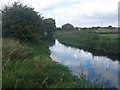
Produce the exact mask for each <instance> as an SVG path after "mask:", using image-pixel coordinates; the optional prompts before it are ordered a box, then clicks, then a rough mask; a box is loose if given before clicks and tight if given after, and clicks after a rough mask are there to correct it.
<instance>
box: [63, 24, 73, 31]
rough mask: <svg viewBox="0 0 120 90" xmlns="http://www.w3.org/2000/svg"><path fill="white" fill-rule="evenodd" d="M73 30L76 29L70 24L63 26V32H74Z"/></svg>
mask: <svg viewBox="0 0 120 90" xmlns="http://www.w3.org/2000/svg"><path fill="white" fill-rule="evenodd" d="M73 29H74V26H73V25H71V24H70V23H67V24H64V25H63V26H62V30H73Z"/></svg>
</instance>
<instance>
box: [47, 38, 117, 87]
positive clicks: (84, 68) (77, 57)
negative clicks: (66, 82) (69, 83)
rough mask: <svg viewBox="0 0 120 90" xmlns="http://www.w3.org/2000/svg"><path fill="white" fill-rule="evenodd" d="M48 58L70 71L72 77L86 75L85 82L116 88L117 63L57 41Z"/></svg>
mask: <svg viewBox="0 0 120 90" xmlns="http://www.w3.org/2000/svg"><path fill="white" fill-rule="evenodd" d="M49 49H50V51H51V55H50V57H51V58H52V59H53V60H54V61H56V62H59V63H60V64H63V65H65V66H67V67H68V68H69V70H71V71H72V73H73V74H74V75H79V74H80V73H81V72H83V73H85V74H86V80H87V81H88V82H93V81H96V80H97V84H98V85H101V83H103V82H104V84H105V87H107V88H114V87H115V88H118V63H119V61H117V60H116V61H113V60H112V59H110V58H107V57H104V56H93V54H92V53H90V52H87V51H84V50H82V49H77V48H73V47H70V46H65V45H63V44H61V43H60V42H59V41H58V40H57V39H56V40H55V44H54V45H53V46H51V47H50V48H49Z"/></svg>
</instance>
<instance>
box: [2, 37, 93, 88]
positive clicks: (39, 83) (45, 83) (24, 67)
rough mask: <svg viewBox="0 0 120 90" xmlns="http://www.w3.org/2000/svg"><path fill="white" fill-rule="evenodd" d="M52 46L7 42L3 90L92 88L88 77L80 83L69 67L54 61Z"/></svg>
mask: <svg viewBox="0 0 120 90" xmlns="http://www.w3.org/2000/svg"><path fill="white" fill-rule="evenodd" d="M48 46H49V45H48V44H47V42H45V41H44V42H43V41H41V42H39V44H38V43H35V42H32V43H22V42H19V41H17V40H14V39H7V38H4V39H3V47H2V50H3V56H2V64H3V65H2V71H3V75H2V87H3V88H43V87H44V88H88V87H89V85H88V84H87V83H86V81H85V76H84V75H83V76H81V79H78V78H77V76H73V75H72V74H71V73H70V71H69V70H68V68H67V67H65V66H63V65H61V64H58V63H56V62H53V61H52V60H51V59H50V57H49V53H50V52H49V50H48ZM91 87H92V86H91Z"/></svg>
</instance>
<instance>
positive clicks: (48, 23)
mask: <svg viewBox="0 0 120 90" xmlns="http://www.w3.org/2000/svg"><path fill="white" fill-rule="evenodd" d="M43 24H44V34H45V35H47V36H48V37H49V36H51V35H52V33H53V32H54V31H55V30H57V28H56V24H55V20H54V19H53V18H48V19H43Z"/></svg>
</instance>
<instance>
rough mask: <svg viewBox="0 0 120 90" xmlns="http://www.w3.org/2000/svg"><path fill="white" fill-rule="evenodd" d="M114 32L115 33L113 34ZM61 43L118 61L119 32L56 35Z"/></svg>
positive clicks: (103, 31)
mask: <svg viewBox="0 0 120 90" xmlns="http://www.w3.org/2000/svg"><path fill="white" fill-rule="evenodd" d="M112 32H113V33H112ZM54 36H55V38H57V39H58V40H59V41H60V42H61V43H63V44H65V45H70V46H73V47H77V48H80V49H84V50H87V51H90V52H92V53H93V54H94V55H103V56H108V57H110V58H112V59H114V60H115V59H118V30H117V29H115V31H114V30H109V29H106V30H105V29H104V30H103V29H99V30H98V31H97V30H89V29H88V30H80V31H77V30H70V31H57V32H55V34H54Z"/></svg>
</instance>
